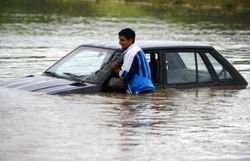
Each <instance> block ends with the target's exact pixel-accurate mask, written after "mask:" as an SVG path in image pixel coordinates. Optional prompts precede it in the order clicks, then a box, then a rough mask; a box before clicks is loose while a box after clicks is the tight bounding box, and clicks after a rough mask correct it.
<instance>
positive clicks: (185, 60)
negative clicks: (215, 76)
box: [166, 51, 212, 84]
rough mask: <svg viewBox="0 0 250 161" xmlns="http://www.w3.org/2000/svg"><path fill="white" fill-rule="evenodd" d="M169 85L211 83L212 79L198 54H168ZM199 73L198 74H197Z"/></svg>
mask: <svg viewBox="0 0 250 161" xmlns="http://www.w3.org/2000/svg"><path fill="white" fill-rule="evenodd" d="M166 71H167V74H166V75H167V84H186V83H197V82H211V81H212V78H211V76H210V73H209V72H208V69H207V67H206V65H205V63H204V62H203V60H202V58H201V57H200V54H199V53H197V52H193V51H191V52H166ZM196 71H197V72H196Z"/></svg>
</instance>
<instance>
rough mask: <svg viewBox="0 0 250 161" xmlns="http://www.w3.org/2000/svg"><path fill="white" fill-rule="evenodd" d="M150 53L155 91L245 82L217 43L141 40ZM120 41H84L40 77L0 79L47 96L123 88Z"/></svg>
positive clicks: (148, 55)
mask: <svg viewBox="0 0 250 161" xmlns="http://www.w3.org/2000/svg"><path fill="white" fill-rule="evenodd" d="M136 43H137V44H138V45H139V46H140V47H141V48H142V49H143V50H144V52H145V55H146V58H147V60H148V62H149V65H150V68H151V78H152V82H153V83H154V85H155V87H156V90H157V89H163V88H187V87H188V88H189V87H204V86H241V87H246V86H247V82H246V80H245V79H244V78H243V77H242V75H241V74H240V73H239V72H238V71H237V70H236V69H235V68H234V67H233V66H232V65H231V64H230V63H229V62H228V61H227V60H226V59H225V58H224V57H223V56H222V55H221V54H219V53H218V52H217V51H216V50H215V49H214V48H213V47H211V46H209V45H205V44H202V43H197V42H179V41H137V42H136ZM122 52H123V50H122V49H121V48H120V45H119V44H118V43H114V42H101V43H100V42H99V43H98V42H97V43H89V44H84V45H81V46H79V47H78V48H76V49H75V50H73V51H72V52H70V53H69V54H68V55H66V56H65V57H63V58H62V59H61V60H59V61H58V62H56V63H55V64H54V65H52V66H51V67H50V68H49V69H47V70H46V71H45V72H44V73H43V74H42V75H40V76H28V77H26V78H23V79H20V80H12V81H6V82H2V83H0V86H5V87H7V88H17V89H23V90H28V91H32V92H45V93H48V94H74V93H96V92H101V91H102V92H107V91H124V88H125V86H124V82H123V80H121V79H120V78H119V77H118V76H117V75H116V74H115V73H113V72H112V70H111V63H112V62H113V61H118V60H121V61H122V59H121V57H122V55H123V53H122Z"/></svg>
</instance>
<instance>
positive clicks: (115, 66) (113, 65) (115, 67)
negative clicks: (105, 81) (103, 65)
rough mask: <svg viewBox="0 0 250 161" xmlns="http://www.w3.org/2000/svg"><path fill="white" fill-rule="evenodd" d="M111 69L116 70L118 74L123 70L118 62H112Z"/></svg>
mask: <svg viewBox="0 0 250 161" xmlns="http://www.w3.org/2000/svg"><path fill="white" fill-rule="evenodd" d="M111 69H112V70H113V71H114V72H116V73H117V74H119V72H120V71H121V69H120V68H119V67H118V66H117V64H116V62H113V63H112V67H111Z"/></svg>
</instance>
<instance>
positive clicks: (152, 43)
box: [82, 40, 211, 50]
mask: <svg viewBox="0 0 250 161" xmlns="http://www.w3.org/2000/svg"><path fill="white" fill-rule="evenodd" d="M135 44H137V45H138V46H139V47H141V48H142V49H156V48H210V47H211V46H209V45H206V44H203V43H201V42H194V41H165V40H138V41H136V42H135ZM82 46H93V47H101V48H109V49H115V50H121V47H120V45H119V43H118V41H92V42H88V43H86V44H83V45H82Z"/></svg>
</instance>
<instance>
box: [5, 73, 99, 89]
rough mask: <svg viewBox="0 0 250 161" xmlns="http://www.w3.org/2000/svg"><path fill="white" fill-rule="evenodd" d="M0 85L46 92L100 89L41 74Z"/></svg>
mask: <svg viewBox="0 0 250 161" xmlns="http://www.w3.org/2000/svg"><path fill="white" fill-rule="evenodd" d="M0 86H3V87H6V88H15V89H22V90H27V91H31V92H44V93H47V94H75V93H96V92H98V91H100V87H99V86H98V85H97V84H92V83H86V82H77V81H72V80H67V79H62V78H55V77H49V76H43V75H42V76H35V77H26V78H23V79H19V80H11V81H6V82H1V83H0Z"/></svg>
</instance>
